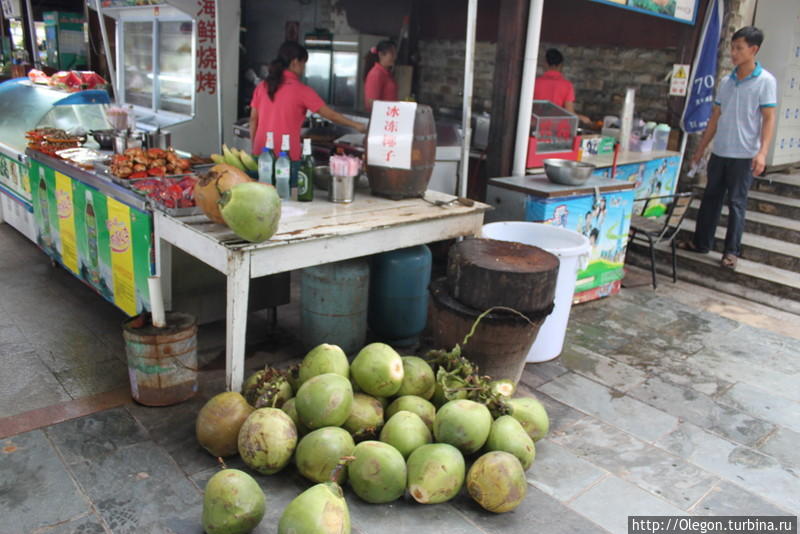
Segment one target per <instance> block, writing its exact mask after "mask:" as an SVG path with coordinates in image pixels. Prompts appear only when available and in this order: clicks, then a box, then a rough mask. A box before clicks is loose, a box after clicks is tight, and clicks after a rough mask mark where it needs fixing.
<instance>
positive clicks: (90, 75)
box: [78, 70, 108, 89]
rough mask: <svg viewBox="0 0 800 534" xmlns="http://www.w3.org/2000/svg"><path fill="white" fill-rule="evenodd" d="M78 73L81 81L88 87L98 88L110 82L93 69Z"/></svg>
mask: <svg viewBox="0 0 800 534" xmlns="http://www.w3.org/2000/svg"><path fill="white" fill-rule="evenodd" d="M78 75H80V77H81V82H83V85H84V86H85V87H86V89H97V88H98V87H102V86H105V85H107V84H108V82H107V81H106V80H105V78H103V77H102V76H100V75H99V74H97V73H96V72H94V71H91V70H82V71H79V72H78Z"/></svg>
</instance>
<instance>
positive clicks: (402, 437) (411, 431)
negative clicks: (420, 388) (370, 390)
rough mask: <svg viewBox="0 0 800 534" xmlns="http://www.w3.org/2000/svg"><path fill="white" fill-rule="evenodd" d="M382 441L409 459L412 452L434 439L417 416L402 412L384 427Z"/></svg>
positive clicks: (391, 418)
mask: <svg viewBox="0 0 800 534" xmlns="http://www.w3.org/2000/svg"><path fill="white" fill-rule="evenodd" d="M381 441H382V442H384V443H388V444H389V445H391V446H392V447H394V448H395V449H397V450H398V451H399V452H400V454H402V455H403V458H408V457H409V456H410V455H411V453H412V452H414V451H415V450H417V449H418V448H420V447H422V446H423V445H427V444H428V443H430V442H431V441H433V437H432V436H431V431H430V430H428V427H427V426H425V423H424V422H423V421H422V419H420V417H419V416H418V415H417V414H415V413H412V412H407V411H405V410H401V411H399V412H397V413H396V414H394V415H393V416H392V417H390V418H389V420H388V421H386V424H385V425H383V430H381Z"/></svg>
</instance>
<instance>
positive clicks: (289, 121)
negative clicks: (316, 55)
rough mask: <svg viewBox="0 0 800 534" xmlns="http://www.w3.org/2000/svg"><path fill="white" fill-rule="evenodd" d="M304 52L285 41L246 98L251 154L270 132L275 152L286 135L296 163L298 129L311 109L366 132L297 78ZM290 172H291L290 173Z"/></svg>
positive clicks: (303, 66)
mask: <svg viewBox="0 0 800 534" xmlns="http://www.w3.org/2000/svg"><path fill="white" fill-rule="evenodd" d="M307 61H308V51H307V50H306V49H305V48H304V47H303V46H301V45H300V44H298V43H296V42H294V41H286V42H285V43H283V44H282V45H281V47H280V49H279V50H278V57H277V58H275V60H274V61H273V62H272V63H270V65H269V74H268V75H267V78H266V80H264V81H263V82H261V83H259V84H258V86H257V87H256V90H255V92H254V93H253V99H252V100H251V101H250V108H251V110H250V137H251V139H252V142H253V154H261V151H262V150H263V148H264V145H265V143H266V138H267V132H272V133H273V137H274V140H275V145H276V146H275V147H274V149H275V150H276V151H278V150H280V148H281V139H283V136H284V135H285V134H288V135H289V143H290V144H289V157H290V158H291V159H292V162H293V165H292V167H293V169H294V167H296V166H298V165H299V164H298V165H295V164H294V162H299V161H300V158H301V152H302V146H301V142H300V130H301V128H302V127H303V121H304V120H305V118H306V112H307V111H311V112H312V113H317V114H319V115H321V116H322V117H324V118H326V119H328V120H330V121H332V122H335V123H337V124H341V125H342V126H349V127H350V128H355V129H356V130H358V131H359V132H366V129H367V128H366V125H365V124H361V123H358V122H354V121H351V120H349V119H347V118H346V117H344V116H343V115H341V114H340V113H337V112H335V111H334V110H332V109H331V108H330V107H328V106H327V105H326V104H325V102H324V101H323V100H322V98H320V96H319V95H318V94H317V93H316V92H315V91H314V90H313V89H312V88H311V87H309V86H307V85H305V84H304V83H302V82H301V81H300V79H301V78H302V77H303V75H304V74H305V70H306V62H307ZM293 174H294V173H293Z"/></svg>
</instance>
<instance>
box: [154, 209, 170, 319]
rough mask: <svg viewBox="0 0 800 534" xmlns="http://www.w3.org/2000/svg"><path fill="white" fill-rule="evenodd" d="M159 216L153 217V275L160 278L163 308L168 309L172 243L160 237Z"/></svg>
mask: <svg viewBox="0 0 800 534" xmlns="http://www.w3.org/2000/svg"><path fill="white" fill-rule="evenodd" d="M159 217H161V215H160V214H156V215H155V216H154V217H153V226H154V228H153V238H154V240H155V249H156V272H155V275H156V276H158V277H160V278H161V293H162V297H163V299H164V309H165V310H167V311H169V310H172V245H170V244H169V243H168V242H167V241H165V240H164V239H162V238H161V232H160V231H159V228H160V224H159Z"/></svg>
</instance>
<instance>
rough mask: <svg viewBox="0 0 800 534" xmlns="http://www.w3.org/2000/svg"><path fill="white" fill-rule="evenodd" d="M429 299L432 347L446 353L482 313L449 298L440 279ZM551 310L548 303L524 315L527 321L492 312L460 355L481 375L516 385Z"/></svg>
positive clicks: (506, 313)
mask: <svg viewBox="0 0 800 534" xmlns="http://www.w3.org/2000/svg"><path fill="white" fill-rule="evenodd" d="M431 296H432V297H433V298H432V299H431V320H432V330H433V343H434V346H435V347H436V348H442V349H447V350H449V349H451V348H452V347H454V346H455V345H456V344H461V343H462V341H463V340H464V336H466V335H467V333H468V332H469V331H470V330H471V328H472V325H473V323H474V322H475V320H476V319H477V318H478V316H479V315H480V314H481V313H483V311H484V310H475V309H473V308H469V307H467V306H465V305H463V304H461V303H460V302H459V301H457V300H456V299H454V298H453V297H451V296H450V294H449V293H448V291H447V282H446V280H445V279H444V278H441V279H439V280H437V281H435V282H433V283H432V284H431ZM552 310H553V304H552V302H551V303H550V305H549V306H548V307H547V308H545V309H543V310H540V311H538V312H533V313H526V314H525V316H526V317H527V318H528V320H525V319H523V318H522V317H520V316H518V315H516V314H513V313H510V312H503V311H498V312H492V313H490V314H488V315H486V316H485V317H484V318H483V319H481V322H480V324H479V325H478V327H477V328H476V329H475V333H474V334H473V335H472V337H471V338H470V339H469V342H468V343H467V344H466V345H462V347H461V348H462V354H463V355H464V356H465V357H467V358H469V359H470V360H472V361H473V362H475V364H477V365H478V367H479V368H480V373H481V374H482V375H488V376H490V377H492V378H493V379H500V378H505V379H508V380H511V381H513V382H514V384H516V383H517V382H519V379H520V377H522V371H523V370H524V369H525V358H526V357H527V355H528V351H529V350H530V348H531V345H533V342H534V341H535V340H536V335H537V334H538V333H539V328H540V327H541V326H542V323H543V322H544V320H545V319H546V318H547V316H548V315H550V312H551V311H552ZM529 321H530V322H529Z"/></svg>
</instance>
